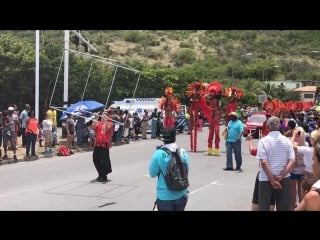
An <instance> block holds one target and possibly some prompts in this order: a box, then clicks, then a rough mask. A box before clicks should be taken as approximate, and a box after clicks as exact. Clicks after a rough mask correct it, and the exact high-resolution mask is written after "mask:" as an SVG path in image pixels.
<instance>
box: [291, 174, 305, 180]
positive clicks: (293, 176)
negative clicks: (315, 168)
mask: <svg viewBox="0 0 320 240" xmlns="http://www.w3.org/2000/svg"><path fill="white" fill-rule="evenodd" d="M303 176H304V174H296V173H290V179H291V180H299V179H301V178H302V177H303Z"/></svg>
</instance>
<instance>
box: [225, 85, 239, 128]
mask: <svg viewBox="0 0 320 240" xmlns="http://www.w3.org/2000/svg"><path fill="white" fill-rule="evenodd" d="M223 96H224V97H227V98H228V103H227V106H226V126H227V125H228V122H229V120H230V116H229V114H230V113H231V112H236V110H237V104H238V100H239V99H240V98H241V97H242V96H243V92H242V90H240V89H238V88H236V87H231V88H226V89H225V90H224V94H223Z"/></svg>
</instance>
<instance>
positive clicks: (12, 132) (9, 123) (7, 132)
mask: <svg viewBox="0 0 320 240" xmlns="http://www.w3.org/2000/svg"><path fill="white" fill-rule="evenodd" d="M13 111H14V107H11V106H10V107H9V108H8V111H6V112H4V116H3V122H2V123H3V132H4V134H3V149H4V156H3V158H2V159H3V160H7V159H8V154H7V151H8V142H9V141H10V144H11V150H12V151H13V158H14V159H15V160H17V155H16V150H17V148H16V125H17V124H19V119H18V116H17V115H16V114H13Z"/></svg>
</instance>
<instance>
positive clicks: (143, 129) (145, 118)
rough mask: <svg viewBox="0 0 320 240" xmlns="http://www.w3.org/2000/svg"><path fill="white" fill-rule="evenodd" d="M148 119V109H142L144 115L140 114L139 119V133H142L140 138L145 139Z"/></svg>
mask: <svg viewBox="0 0 320 240" xmlns="http://www.w3.org/2000/svg"><path fill="white" fill-rule="evenodd" d="M148 121H149V117H148V110H146V109H145V110H144V115H143V116H142V119H141V133H142V136H141V138H142V139H147V128H148V125H149V123H148Z"/></svg>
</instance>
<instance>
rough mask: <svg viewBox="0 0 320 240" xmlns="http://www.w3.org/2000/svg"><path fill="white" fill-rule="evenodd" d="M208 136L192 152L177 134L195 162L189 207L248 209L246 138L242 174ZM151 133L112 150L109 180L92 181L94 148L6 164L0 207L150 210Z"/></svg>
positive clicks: (251, 166) (250, 177) (253, 166)
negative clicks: (215, 151) (211, 148)
mask: <svg viewBox="0 0 320 240" xmlns="http://www.w3.org/2000/svg"><path fill="white" fill-rule="evenodd" d="M222 129H223V127H221V131H220V132H222ZM207 136H208V128H207V127H205V128H203V131H202V132H199V133H198V151H197V152H190V146H189V145H190V141H189V138H190V136H189V135H187V134H186V133H181V134H177V144H178V145H180V146H181V147H183V148H185V149H186V150H187V151H188V153H189V156H190V160H191V163H190V164H191V165H190V175H189V177H190V179H189V180H190V188H189V189H190V197H189V201H188V204H187V207H186V210H187V211H221V210H223V211H239V210H241V211H242V210H245V211H246V210H250V207H251V198H252V193H253V187H254V181H255V177H256V174H257V170H258V161H257V160H256V159H255V157H253V156H251V155H250V154H249V151H248V143H247V142H246V141H243V142H242V153H243V154H242V157H243V165H242V168H243V172H240V173H239V172H237V171H223V170H222V169H223V168H224V167H225V162H226V157H225V152H224V151H225V144H224V143H225V142H224V140H223V139H222V140H221V144H220V145H221V151H222V153H221V156H209V155H207V152H206V150H207ZM148 137H149V139H147V140H139V141H136V142H132V143H130V144H125V145H122V146H115V147H113V148H112V149H111V150H110V156H111V161H112V168H113V172H112V173H111V174H110V175H108V177H109V178H110V179H111V181H110V182H108V183H106V184H102V183H91V182H90V181H91V180H92V179H94V178H96V177H97V173H96V170H95V168H94V165H93V162H92V152H84V153H76V154H74V155H71V156H69V157H58V156H57V157H53V158H43V159H40V160H37V161H32V162H19V163H16V164H6V165H2V166H0V210H62V211H64V210H68V211H69V210H80V211H82V210H90V211H106V210H107V211H108V210H112V211H114V210H117V211H152V208H153V204H154V201H155V191H156V189H155V185H156V178H150V177H149V175H148V164H149V161H150V158H151V156H152V154H153V152H154V151H155V149H156V146H159V145H160V144H161V143H162V142H161V141H160V140H158V139H150V135H149V136H148ZM254 143H255V145H256V144H257V140H255V142H254ZM234 167H235V161H234Z"/></svg>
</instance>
